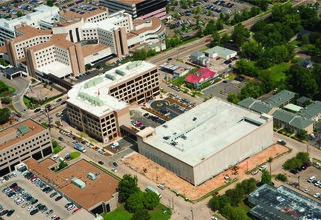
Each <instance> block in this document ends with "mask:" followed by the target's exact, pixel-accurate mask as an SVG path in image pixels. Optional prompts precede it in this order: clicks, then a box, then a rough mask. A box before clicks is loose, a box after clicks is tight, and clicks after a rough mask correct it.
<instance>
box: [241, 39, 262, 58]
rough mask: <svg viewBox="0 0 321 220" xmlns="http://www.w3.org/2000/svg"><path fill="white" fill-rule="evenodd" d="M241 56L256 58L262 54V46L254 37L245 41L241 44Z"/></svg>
mask: <svg viewBox="0 0 321 220" xmlns="http://www.w3.org/2000/svg"><path fill="white" fill-rule="evenodd" d="M241 51H242V57H243V58H247V59H250V60H257V59H258V58H259V57H260V55H261V54H262V51H263V47H262V45H261V44H259V43H258V42H256V41H255V40H254V39H253V40H250V41H248V42H245V43H244V44H243V46H242V49H241Z"/></svg>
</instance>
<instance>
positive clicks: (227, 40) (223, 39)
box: [221, 33, 231, 44]
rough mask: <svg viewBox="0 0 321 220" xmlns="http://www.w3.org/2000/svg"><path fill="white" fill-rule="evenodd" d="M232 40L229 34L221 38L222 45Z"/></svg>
mask: <svg viewBox="0 0 321 220" xmlns="http://www.w3.org/2000/svg"><path fill="white" fill-rule="evenodd" d="M230 40H231V38H230V36H229V35H228V34H227V33H224V34H223V36H222V37H221V44H225V43H228V42H229V41H230Z"/></svg>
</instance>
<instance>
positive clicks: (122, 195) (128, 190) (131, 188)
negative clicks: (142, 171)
mask: <svg viewBox="0 0 321 220" xmlns="http://www.w3.org/2000/svg"><path fill="white" fill-rule="evenodd" d="M137 182H138V179H137V176H134V177H132V176H131V175H130V174H125V175H124V176H123V178H122V179H121V181H120V182H119V184H118V191H119V200H120V201H121V202H126V201H127V199H128V198H129V196H130V195H131V194H134V193H136V192H140V189H139V187H138V185H137Z"/></svg>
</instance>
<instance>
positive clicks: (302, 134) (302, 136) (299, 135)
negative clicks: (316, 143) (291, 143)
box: [296, 129, 308, 141]
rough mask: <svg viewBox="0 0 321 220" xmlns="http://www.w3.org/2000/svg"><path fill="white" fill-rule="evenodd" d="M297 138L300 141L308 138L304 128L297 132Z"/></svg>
mask: <svg viewBox="0 0 321 220" xmlns="http://www.w3.org/2000/svg"><path fill="white" fill-rule="evenodd" d="M296 136H297V138H299V139H300V140H301V141H306V140H308V132H307V131H306V130H303V129H301V130H300V131H299V132H298V133H297V134H296Z"/></svg>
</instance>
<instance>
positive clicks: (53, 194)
mask: <svg viewBox="0 0 321 220" xmlns="http://www.w3.org/2000/svg"><path fill="white" fill-rule="evenodd" d="M57 194H58V193H57V192H53V193H51V194H50V196H49V197H50V198H52V197H55V196H56V195H57Z"/></svg>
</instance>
